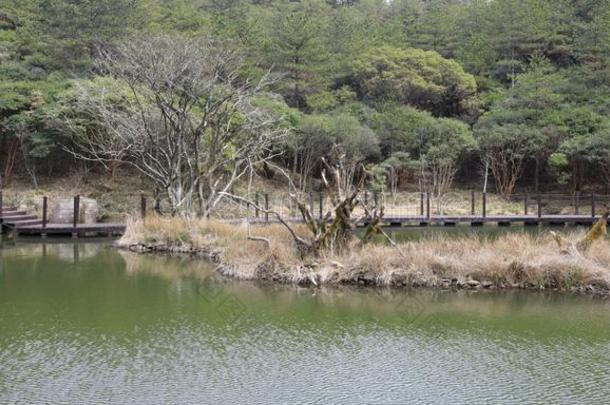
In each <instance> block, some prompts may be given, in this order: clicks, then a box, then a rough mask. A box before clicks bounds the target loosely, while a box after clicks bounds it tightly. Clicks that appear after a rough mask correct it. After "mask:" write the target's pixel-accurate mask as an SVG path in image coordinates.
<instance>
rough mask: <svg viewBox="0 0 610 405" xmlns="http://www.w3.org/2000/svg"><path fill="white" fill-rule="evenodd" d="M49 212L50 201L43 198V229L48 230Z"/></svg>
mask: <svg viewBox="0 0 610 405" xmlns="http://www.w3.org/2000/svg"><path fill="white" fill-rule="evenodd" d="M47 211H48V199H47V197H46V196H45V197H42V229H46V228H47Z"/></svg>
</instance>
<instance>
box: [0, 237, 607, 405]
mask: <svg viewBox="0 0 610 405" xmlns="http://www.w3.org/2000/svg"><path fill="white" fill-rule="evenodd" d="M608 398H610V303H608V302H606V301H599V300H596V299H593V298H590V297H578V296H571V295H561V294H552V293H548V294H538V293H483V292H479V293H446V292H445V293H443V292H432V291H419V292H414V293H406V292H404V291H403V292H398V291H390V290H372V289H349V288H341V289H332V288H326V289H305V288H296V287H290V286H272V285H256V284H253V283H246V282H235V281H231V280H225V279H223V278H221V277H219V276H218V275H216V274H215V273H214V271H213V269H211V268H210V267H209V266H207V265H206V264H205V263H197V262H192V261H190V260H186V259H176V258H174V259H169V258H158V257H157V258H155V257H145V256H136V255H132V254H127V253H120V252H117V251H115V250H113V249H112V248H110V247H109V246H108V242H98V243H86V244H85V243H83V244H77V245H75V244H72V242H71V241H67V242H64V243H47V244H40V243H23V242H20V243H17V244H9V243H4V244H3V245H1V246H0V404H13V403H15V404H17V403H19V404H38V403H40V404H91V403H93V404H132V403H135V404H199V403H205V404H208V403H209V404H241V403H243V404H267V403H278V404H292V403H312V404H405V403H451V404H456V403H515V404H517V403H566V404H568V403H569V404H572V403H607V401H608Z"/></svg>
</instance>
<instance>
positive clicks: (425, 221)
mask: <svg viewBox="0 0 610 405" xmlns="http://www.w3.org/2000/svg"><path fill="white" fill-rule="evenodd" d="M599 218H600V217H599V216H595V217H593V216H591V215H542V216H537V215H492V216H486V217H482V216H477V215H461V216H452V215H445V216H441V215H437V216H431V217H427V216H417V215H414V216H387V217H384V218H383V221H382V225H383V226H385V227H427V226H446V227H451V226H457V225H470V226H483V225H497V226H511V225H522V226H536V225H549V226H567V225H586V226H590V225H592V224H594V223H595V221H597V219H599ZM244 221H245V219H235V220H230V221H228V222H231V223H235V224H237V223H241V222H244ZM250 221H251V222H252V223H257V224H265V223H278V221H277V220H275V219H273V218H269V219H268V220H267V219H266V218H263V217H261V218H251V219H250ZM287 221H288V222H292V223H299V222H303V220H302V219H301V218H298V217H293V218H289V219H288V220H287ZM365 225H366V223H362V224H359V226H365Z"/></svg>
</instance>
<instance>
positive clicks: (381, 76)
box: [351, 46, 478, 116]
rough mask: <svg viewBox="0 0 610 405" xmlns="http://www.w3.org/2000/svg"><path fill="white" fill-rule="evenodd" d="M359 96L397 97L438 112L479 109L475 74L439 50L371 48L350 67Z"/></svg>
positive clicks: (455, 113) (466, 112)
mask: <svg viewBox="0 0 610 405" xmlns="http://www.w3.org/2000/svg"><path fill="white" fill-rule="evenodd" d="M351 77H352V78H353V81H354V86H355V88H356V89H357V91H358V93H359V96H360V97H362V98H363V99H365V100H370V101H371V102H374V103H383V102H387V101H396V102H399V103H402V104H410V105H415V106H418V107H420V108H422V109H425V110H428V111H430V112H432V113H433V114H434V115H437V116H466V115H472V114H476V113H477V105H478V102H477V100H476V99H477V89H476V82H475V80H474V77H473V76H471V75H469V74H467V73H466V72H464V70H463V69H462V68H461V66H460V65H459V64H457V63H456V62H455V61H452V60H448V59H445V58H443V57H441V56H440V55H439V54H438V53H436V52H432V51H422V50H419V49H399V48H394V47H390V46H383V47H379V48H374V49H369V50H367V51H365V52H363V53H362V54H360V55H359V56H358V57H357V58H356V59H355V60H354V62H353V64H352V67H351Z"/></svg>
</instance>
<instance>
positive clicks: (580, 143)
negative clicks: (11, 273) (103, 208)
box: [0, 0, 610, 198]
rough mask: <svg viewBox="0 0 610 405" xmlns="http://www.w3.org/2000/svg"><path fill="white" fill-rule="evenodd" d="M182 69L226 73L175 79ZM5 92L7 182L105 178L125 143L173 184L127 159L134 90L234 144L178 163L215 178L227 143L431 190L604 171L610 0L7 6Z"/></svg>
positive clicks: (72, 0)
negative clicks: (357, 166) (111, 149)
mask: <svg viewBox="0 0 610 405" xmlns="http://www.w3.org/2000/svg"><path fill="white" fill-rule="evenodd" d="M212 60H214V61H216V62H215V64H214V66H215V67H214V73H213V74H212V73H210V71H209V70H206V66H209V65H211V64H212V62H211V61H212ZM117 61H120V62H117ZM229 61H231V62H229ZM185 66H188V69H187V68H186V67H185ZM185 69H187V70H188V72H189V74H190V75H191V76H192V75H194V73H193V72H197V74H198V75H200V76H201V75H203V76H206V75H207V76H206V77H213V79H210V80H209V81H208V83H211V82H214V83H216V84H222V86H224V87H223V88H222V89H221V90H219V88H218V86H216V85H214V86H210V87H206V88H205V89H201V90H200V92H199V93H197V95H196V96H193V93H192V91H190V90H189V91H190V92H188V97H184V94H185V93H184V92H183V93H180V94H178V93H176V92H175V91H174V90H175V89H174V88H173V87H172V91H171V92H170V91H168V90H167V88H168V87H171V86H169V85H168V83H169V82H170V81H171V80H173V79H172V78H175V77H176V75H177V74H178V73H177V72H182V71H183V70H185ZM198 69H199V70H198ZM161 70H163V72H160V71H161ZM134 72H138V75H140V76H141V77H146V78H147V80H148V79H149V82H148V85H147V87H146V88H144V87H143V84H142V81H139V82H138V83H137V84H134V83H135V81H132V80H131V79H133V78H134V77H135V76H134ZM219 72H222V73H219ZM161 73H162V74H163V75H164V76H161ZM153 76H154V77H153ZM227 77H230V83H231V84H232V85H231V86H227V83H228V82H229V79H227ZM153 79H154V80H153ZM181 80H182V79H181ZM159 83H163V84H162V85H159ZM181 83H182V84H181V86H182V87H181V89H182V90H183V91H184V88H185V87H184V86H185V85H184V80H183V82H181ZM189 83H191V84H192V83H194V82H189ZM247 83H255V84H252V85H246V84H247ZM233 84H239V85H235V86H233ZM0 87H1V89H0V165H1V167H0V175H1V176H2V178H3V180H4V181H5V182H10V181H11V180H14V179H16V178H21V179H29V181H32V183H33V185H34V186H36V185H37V183H38V179H39V178H48V177H57V176H62V175H65V174H66V173H69V172H70V171H73V170H81V169H80V167H81V166H82V165H89V166H93V167H94V168H95V170H98V171H101V170H106V171H107V173H109V174H110V175H111V174H112V173H113V171H114V170H116V168H117V167H116V166H119V165H120V164H121V162H123V161H124V159H120V158H118V157H117V156H119V154H120V153H124V154H128V155H129V156H130V157H129V158H128V159H137V158H138V156H139V157H140V158H141V159H142V160H143V161H144V164H145V165H144V166H143V167H137V168H140V169H142V170H143V171H146V170H148V174H151V173H153V174H152V175H151V176H150V177H151V178H153V180H154V179H155V176H157V177H156V178H157V179H158V180H159V181H158V183H159V184H166V183H168V182H171V181H173V180H172V179H171V178H163V176H162V175H161V174H159V172H162V171H163V164H161V163H159V162H158V159H157V158H158V156H156V157H155V161H154V162H153V163H151V161H152V158H151V156H146V157H145V158H144V157H142V155H138V156H136V155H134V153H135V152H134V151H133V150H134V149H138V150H140V149H141V150H143V149H144V148H146V147H147V144H148V146H150V142H152V141H147V140H145V141H143V142H142V145H139V144H136V143H134V142H133V141H129V142H127V141H125V140H124V139H123V138H122V137H123V136H124V134H125V133H129V132H130V131H137V130H142V128H141V126H139V127H137V128H136V127H135V124H134V122H133V120H131V121H130V120H129V119H130V117H132V116H134V115H136V114H141V115H142V116H143V117H144V116H145V115H146V114H149V113H150V110H149V109H148V108H147V107H145V106H144V107H142V105H139V106H136V107H135V108H132V107H133V106H134V105H136V104H138V103H140V97H142V98H145V99H147V100H151V101H150V102H151V103H152V104H155V103H156V105H157V107H158V109H157V112H159V111H160V113H161V115H160V116H162V117H163V119H158V120H157V121H160V120H165V124H164V125H165V128H167V125H168V124H167V121H168V120H169V122H170V124H171V125H172V128H173V131H174V132H180V131H182V130H183V129H184V128H185V126H187V124H188V125H192V119H191V118H192V117H193V116H196V117H199V119H200V125H198V126H197V127H196V128H194V129H192V130H191V132H190V133H191V134H196V135H198V137H193V138H192V139H194V141H193V142H198V143H199V145H195V146H193V148H195V149H193V152H192V153H193V154H195V156H201V155H202V153H203V152H202V151H201V150H202V149H205V148H213V147H215V146H217V145H218V142H221V143H222V142H225V146H226V143H227V141H226V140H227V139H230V141H229V142H228V143H229V144H230V146H231V148H227V147H224V148H219V149H218V151H217V154H216V155H210V156H211V157H209V158H208V159H207V160H205V161H204V160H202V159H200V158H199V157H198V158H197V159H195V160H194V163H195V164H196V167H195V169H193V168H192V167H191V162H190V161H186V162H184V161H182V162H181V163H178V164H177V166H176V167H175V168H173V169H172V170H174V169H175V170H180V171H182V170H184V168H185V167H187V166H188V167H189V170H194V173H195V174H194V175H192V176H194V177H193V178H199V177H205V178H206V179H207V180H208V182H209V184H210V186H209V187H213V185H212V183H214V184H216V183H217V182H213V181H212V180H209V178H210V177H213V175H212V174H214V175H218V173H219V172H222V174H221V175H222V176H233V177H236V173H237V172H238V170H237V169H235V168H236V167H238V164H237V163H236V161H235V159H233V160H230V159H228V158H227V159H218V158H217V156H218V155H221V156H229V155H231V154H233V155H237V154H239V153H240V152H239V150H242V152H241V153H242V155H247V154H248V151H254V150H256V153H258V154H267V155H268V156H272V157H273V162H275V163H276V164H279V165H280V166H281V167H284V168H286V169H287V170H289V171H291V172H292V173H294V174H295V178H297V179H298V181H299V187H301V188H303V189H305V188H309V187H315V184H316V178H317V177H318V176H319V174H320V170H321V167H322V164H323V162H322V159H323V158H326V159H328V160H331V159H333V158H334V156H335V155H337V154H340V155H341V156H342V158H343V159H346V160H348V161H351V162H364V163H365V164H366V165H367V167H368V168H369V172H370V173H373V174H374V176H375V178H376V179H377V182H378V185H379V187H392V188H394V189H397V188H403V187H407V186H410V187H418V189H420V190H426V191H430V192H434V193H437V194H441V193H443V192H446V191H447V190H448V189H449V188H450V187H455V186H456V184H458V185H465V186H469V187H477V188H482V187H486V185H487V183H488V182H489V187H490V190H494V187H495V191H497V192H498V193H499V194H502V195H504V196H507V197H508V196H510V195H511V193H513V192H514V190H515V188H527V189H530V190H539V189H545V190H555V189H559V188H561V189H566V190H571V191H579V190H583V189H584V188H589V189H593V188H594V189H598V190H606V191H607V190H608V186H609V184H610V1H609V0H335V1H331V0H326V1H325V0H303V1H288V0H283V1H282V0H0ZM192 87H193V88H194V87H196V86H195V85H193V86H192ZM228 88H230V89H231V90H227V89H228ZM128 90H131V91H128ZM191 90H192V89H191ZM101 94H103V95H104V96H103V97H104V101H103V103H102V104H103V105H102V104H101V103H100V101H99V99H100V97H102V96H100V95H101ZM96 97H97V99H98V101H97V102H96V103H93V102H92V100H93V99H94V98H96ZM219 99H222V100H221V101H219V102H218V103H216V102H214V101H210V100H219ZM168 100H170V101H168ZM202 100H206V101H205V102H203V101H202ZM245 100H247V102H246V101H245ZM238 107H239V108H238ZM177 110H179V111H177ZM236 111H238V112H239V114H237V115H235V112H236ZM248 111H251V113H248ZM261 111H263V112H264V114H259V113H260V112H261ZM126 112H127V113H126ZM172 114H173V115H172ZM172 116H174V117H187V118H188V119H186V118H185V120H184V121H180V122H174V120H173V119H172V118H171V117H172ZM251 116H253V117H254V118H252V117H251ZM117 117H122V118H117ZM168 117H169V118H168ZM201 117H205V118H201ZM227 117H229V118H227ZM268 117H273V119H271V118H268ZM214 120H216V121H214ZM223 120H224V121H223ZM142 122H143V123H144V124H143V126H144V127H145V128H144V130H145V131H146V132H150V131H152V132H154V131H155V128H152V130H151V128H149V127H148V126H146V120H143V121H142ZM235 122H238V124H237V126H238V127H239V132H238V131H236V130H231V131H229V130H228V129H226V128H229V127H231V128H235V126H236V124H235ZM141 124H142V123H141ZM159 125H160V124H159ZM271 126H273V128H271ZM221 128H225V129H223V130H221ZM142 131H143V130H142ZM245 131H250V132H256V133H259V134H260V133H263V132H264V133H265V135H264V142H262V143H261V141H260V139H256V140H255V141H252V140H249V141H243V139H244V137H243V133H245ZM280 132H281V136H280ZM117 136H118V138H120V140H122V141H123V144H121V145H119V146H118V147H117V150H116V151H115V153H114V154H113V155H112V156H105V157H103V158H102V157H100V155H99V153H100V151H99V148H98V150H97V152H98V154H97V155H96V153H95V150H94V149H95V148H93V146H96V145H97V146H100V145H102V144H104V145H105V146H108V145H112V143H113V142H115V143H116V139H117ZM151 137H152V135H151ZM151 139H152V138H151ZM155 139H156V138H155ZM181 139H182V138H181ZM156 141H158V139H157V140H156ZM156 141H155V142H156ZM125 142H127V143H125ZM159 142H160V141H159ZM263 144H264V145H267V146H268V147H265V148H262V145H263ZM125 145H127V146H125ZM171 147H172V146H168V148H171ZM127 149H129V150H127ZM244 152H246V153H245V154H244ZM138 153H140V152H138ZM253 153H254V152H253ZM146 159H148V160H146ZM100 162H102V163H103V164H101V165H100V164H99V163H100ZM113 163H116V164H113ZM151 164H152V165H153V166H152V167H151ZM154 164H158V165H159V167H156V166H154ZM232 170H233V171H232ZM105 173H106V172H105ZM167 176H170V177H171V176H172V175H171V173H170V174H167ZM167 176H166V177H167ZM164 181H165V183H164ZM191 183H192V184H194V183H196V182H195V181H191ZM197 187H199V191H200V192H203V189H204V188H206V187H207V186H205V185H204V184H203V183H201V184H199V183H197V184H196V187H195V188H197ZM166 188H167V187H166ZM181 190H182V189H181ZM192 192H197V190H195V189H194V190H192ZM177 198H179V196H178V197H177Z"/></svg>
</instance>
